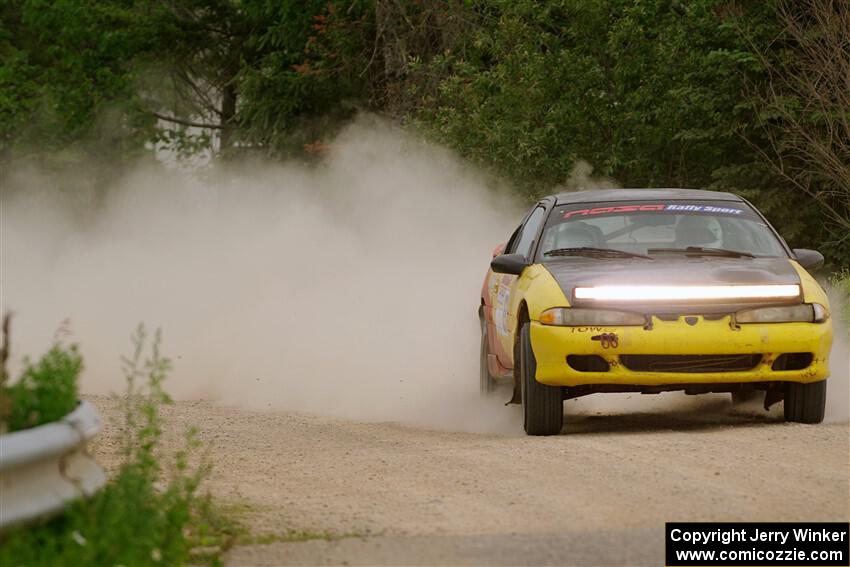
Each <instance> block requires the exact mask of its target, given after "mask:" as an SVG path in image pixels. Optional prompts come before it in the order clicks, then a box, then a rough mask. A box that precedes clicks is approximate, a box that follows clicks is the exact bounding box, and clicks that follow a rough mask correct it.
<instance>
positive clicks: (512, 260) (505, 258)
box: [490, 254, 528, 276]
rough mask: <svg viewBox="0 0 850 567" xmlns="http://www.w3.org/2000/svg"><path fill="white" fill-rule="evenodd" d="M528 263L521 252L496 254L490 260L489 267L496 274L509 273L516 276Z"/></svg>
mask: <svg viewBox="0 0 850 567" xmlns="http://www.w3.org/2000/svg"><path fill="white" fill-rule="evenodd" d="M527 265H528V264H527V263H526V261H525V256H523V255H522V254H502V255H501V256H496V257H495V258H493V261H492V262H490V268H491V269H492V270H493V271H494V272H496V273H497V274H511V275H514V276H518V275H520V274H521V273H522V271H523V270H524V269H525V267H526V266H527Z"/></svg>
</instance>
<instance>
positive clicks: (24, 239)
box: [2, 118, 522, 431]
mask: <svg viewBox="0 0 850 567" xmlns="http://www.w3.org/2000/svg"><path fill="white" fill-rule="evenodd" d="M37 181H38V180H37V179H33V178H31V177H30V178H28V179H27V180H26V181H25V183H26V184H27V186H26V187H25V189H26V190H25V191H15V190H9V191H8V192H7V195H6V196H4V199H3V210H2V225H3V226H2V237H3V244H2V253H3V262H2V264H3V275H2V282H3V293H2V308H3V309H4V310H6V309H8V310H12V311H14V312H15V319H14V324H13V333H14V345H13V346H14V352H13V355H15V356H16V360H17V363H18V364H20V356H21V355H22V354H23V353H31V354H38V353H40V352H42V351H43V350H44V349H45V348H46V347H47V346H49V344H50V343H51V342H52V340H53V334H54V331H55V329H56V328H57V326H58V325H59V323H60V321H61V320H63V319H65V318H67V319H68V320H69V321H70V329H71V330H72V332H73V339H72V340H74V341H75V342H78V343H79V345H80V348H81V350H82V353H83V355H84V358H85V362H86V370H85V374H84V377H83V381H82V389H83V391H84V392H85V393H92V394H94V393H106V392H110V391H117V392H120V391H122V388H123V378H122V375H121V372H120V364H119V354H122V353H127V352H129V350H130V348H131V347H130V341H129V335H130V333H131V331H132V330H133V329H134V328H135V326H136V325H137V323H138V322H140V321H142V322H145V323H146V324H147V325H148V327H149V328H151V327H161V328H162V330H163V337H164V342H163V352H164V353H165V354H166V355H167V356H169V357H170V358H171V359H172V361H173V363H174V370H173V372H172V374H171V375H170V377H169V379H168V382H167V388H168V390H169V391H170V392H171V393H172V395H173V396H174V397H175V398H177V399H197V398H201V399H212V400H217V401H219V402H220V403H223V404H228V405H239V406H245V407H252V408H270V409H287V410H295V411H304V412H312V413H321V414H324V415H331V416H337V417H344V418H352V419H362V420H392V421H399V422H403V423H410V424H419V425H428V426H433V427H442V428H452V429H464V430H473V431H493V430H505V429H513V428H515V427H516V425H515V424H516V421H515V417H516V416H515V408H511V410H510V411H508V410H506V408H504V407H503V406H502V403H500V402H498V401H496V400H492V401H481V400H479V398H478V317H477V308H478V304H479V299H478V298H479V291H480V286H481V284H482V282H483V277H484V273H485V270H486V268H487V265H488V263H489V260H490V254H491V252H492V250H493V248H494V247H495V246H496V245H497V244H499V243H500V242H502V241H504V240H505V239H506V237H507V235H509V234H510V231H511V229H512V228H513V226H514V225H515V223H516V222H517V219H518V218H519V216H520V214H521V213H522V207H521V206H520V205H519V204H518V203H517V202H515V201H513V200H512V199H511V198H510V197H508V196H506V195H504V194H501V193H498V192H496V191H493V190H492V189H490V188H488V186H491V185H493V184H492V183H489V182H488V180H486V178H485V176H484V175H483V174H481V172H477V171H474V170H472V169H470V168H469V166H467V165H465V164H463V163H462V162H461V161H460V160H458V159H456V158H455V157H453V156H452V155H451V154H450V153H448V152H446V151H444V150H441V149H439V148H435V147H432V146H429V145H426V144H424V143H422V142H420V141H417V140H415V139H413V138H412V137H410V136H409V135H406V134H404V133H402V132H401V131H399V130H398V129H395V128H393V127H391V126H389V125H386V124H383V123H380V122H379V121H376V120H375V119H370V118H364V119H361V120H360V121H359V122H358V123H356V124H355V125H353V126H351V127H349V128H348V129H347V130H345V131H343V132H342V133H341V135H340V136H339V137H338V139H336V140H335V142H334V143H333V144H332V145H331V148H330V150H329V153H328V155H327V156H326V158H325V160H324V163H323V164H322V165H320V166H319V167H309V168H308V167H306V166H303V165H296V164H289V165H284V166H280V165H277V166H275V165H262V166H261V165H258V164H241V165H240V166H230V167H228V168H226V169H225V168H221V169H218V170H212V171H206V172H204V173H203V174H201V175H189V174H186V173H181V172H179V171H174V170H171V171H164V170H163V168H161V167H160V168H151V167H147V168H145V167H140V168H138V169H136V170H135V171H133V172H130V173H129V174H127V175H126V176H125V177H124V178H123V180H122V181H121V182H120V183H119V184H118V185H117V186H115V187H113V188H111V190H110V192H109V194H108V197H107V201H106V203H105V204H104V206H103V207H102V210H100V211H99V212H98V213H97V214H95V215H85V214H83V215H80V214H79V211H75V210H74V207H73V206H65V204H59V203H60V201H59V200H58V199H57V196H56V194H55V192H52V191H42V190H40V187H39V186H38V183H37ZM13 183H18V184H19V185H20V184H21V183H22V181H21V179H20V178H18V180H17V182H15V181H13ZM12 189H14V188H12Z"/></svg>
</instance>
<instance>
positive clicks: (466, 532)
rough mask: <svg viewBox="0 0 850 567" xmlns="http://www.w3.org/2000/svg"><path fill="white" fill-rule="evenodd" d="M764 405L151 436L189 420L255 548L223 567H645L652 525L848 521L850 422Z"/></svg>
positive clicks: (218, 421) (281, 421)
mask: <svg viewBox="0 0 850 567" xmlns="http://www.w3.org/2000/svg"><path fill="white" fill-rule="evenodd" d="M92 399H93V401H94V402H95V403H96V404H97V405H98V406H99V407H100V408H101V409H102V411H103V413H104V416H105V418H106V420H105V421H106V424H105V430H104V432H103V433H102V434H101V435H100V437H99V439H98V441H97V443H96V444H95V446H94V447H93V451H94V453H95V456H96V458H97V459H98V460H99V461H100V462H102V463H103V464H104V465H105V466H106V467H107V468H110V469H112V470H114V468H115V466H116V465H117V462H118V453H117V450H118V444H119V442H120V441H119V436H120V429H119V425H118V424H119V423H120V420H118V419H117V416H118V413H117V410H116V408H115V405H114V403H113V402H111V401H109V400H108V399H107V398H101V397H94V398H92ZM506 411H508V410H506ZM780 411H781V410H777V409H774V411H772V412H771V413H770V414H764V413H763V412H762V413H759V412H758V411H756V410H752V411H748V410H746V408H745V409H737V408H733V407H732V405H731V404H730V402H729V401H727V399H726V398H725V397H721V396H718V397H713V398H711V399H710V400H709V401H708V402H707V403H703V404H702V405H701V406H700V407H699V408H695V407H688V406H684V407H678V409H664V408H663V407H661V408H659V409H657V410H652V411H640V412H629V411H627V410H625V409H624V410H623V411H616V412H607V413H606V412H598V413H592V414H588V415H581V416H570V415H569V414H568V416H567V418H566V419H567V423H566V426H565V429H564V434H562V435H560V436H557V437H548V438H529V437H524V436H520V435H519V434H518V433H515V434H504V435H493V434H474V433H456V432H446V431H433V430H426V429H419V428H412V427H405V426H401V425H396V424H390V423H362V422H352V421H342V420H335V419H329V418H324V417H316V416H308V415H298V414H292V413H274V412H265V413H263V412H252V411H247V410H243V409H234V408H229V407H223V406H221V405H217V404H214V403H211V402H202V401H198V402H180V403H178V404H176V405H175V406H172V407H168V408H166V410H165V412H164V414H165V417H166V419H167V420H168V423H169V424H170V430H169V433H168V435H167V436H166V440H165V442H166V444H167V445H174V446H176V445H177V443H178V442H179V439H180V436H179V435H178V434H177V432H178V431H180V430H182V429H183V428H184V427H185V426H188V425H196V426H198V427H199V428H200V431H201V439H202V440H203V441H204V442H207V443H208V445H209V451H210V453H209V456H210V458H211V460H212V462H213V465H214V469H213V472H212V476H211V478H210V480H209V484H208V486H209V489H210V490H211V491H212V493H213V494H214V495H215V496H216V497H217V498H218V499H219V500H221V501H223V502H226V503H230V504H234V505H237V509H239V510H241V512H240V517H241V520H242V522H243V523H245V524H246V527H247V528H248V530H250V532H251V533H252V534H253V535H254V536H258V537H259V538H260V539H261V540H262V541H263V542H264V544H262V545H260V544H253V545H243V546H237V547H234V548H233V549H231V550H230V551H229V552H228V553H227V555H226V558H225V559H226V563H227V564H229V565H290V564H299V565H313V564H317V565H338V564H349V565H363V564H369V565H372V564H393V565H404V564H417V565H419V564H455V565H484V564H487V565H519V564H533V565H544V564H553V565H643V564H646V565H661V564H663V546H664V544H663V533H664V532H663V530H664V522H665V521H733V520H734V521H758V520H772V521H793V520H800V521H826V520H832V521H839V520H840V521H848V520H850V484H848V479H850V427H848V424H847V423H838V424H835V423H834V424H822V425H818V426H807V425H800V424H785V423H782V421H781V415H780ZM516 428H517V429H519V428H520V424H519V423H517V424H516ZM294 532H307V533H309V534H324V535H323V536H322V537H317V538H316V539H309V541H287V540H289V539H292V538H291V537H289V536H288V535H287V534H292V533H294ZM297 539H300V538H297Z"/></svg>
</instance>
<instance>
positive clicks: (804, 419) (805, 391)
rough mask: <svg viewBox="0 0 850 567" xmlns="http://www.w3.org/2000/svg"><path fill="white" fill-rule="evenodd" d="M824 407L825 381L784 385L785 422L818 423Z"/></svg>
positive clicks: (821, 417)
mask: <svg viewBox="0 0 850 567" xmlns="http://www.w3.org/2000/svg"><path fill="white" fill-rule="evenodd" d="M825 407H826V380H821V381H820V382H812V383H811V384H799V383H797V382H786V383H785V421H796V422H798V423H820V422H821V421H823V413H824V408H825Z"/></svg>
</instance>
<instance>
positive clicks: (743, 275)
mask: <svg viewBox="0 0 850 567" xmlns="http://www.w3.org/2000/svg"><path fill="white" fill-rule="evenodd" d="M543 265H544V266H545V267H546V269H547V270H549V272H550V273H551V274H552V276H553V277H554V278H555V280H556V281H557V282H558V284H559V285H560V286H561V289H562V290H563V292H564V295H565V296H566V297H567V299H568V300H569V301H570V302H571V304H572V305H575V306H580V305H586V303H584V302H581V301H578V300H573V299H572V298H573V290H574V289H575V288H576V287H591V286H599V285H674V286H676V285H681V286H711V285H771V284H777V285H778V284H786V285H787V284H800V276H799V275H798V274H797V271H796V270H795V269H794V267H793V266H792V265H791V262H790V261H789V260H788V258H718V257H708V256H702V257H697V258H693V257H692V258H688V257H684V256H674V257H669V258H668V257H656V259H655V260H646V259H640V258H635V259H602V258H583V257H568V258H557V259H552V260H546V261H545V262H544V263H543ZM798 301H799V300H793V302H795V303H796V302H798ZM781 302H782V303H788V300H781ZM590 303H592V305H594V306H596V307H612V308H619V309H623V308H627V309H629V310H639V311H643V312H652V313H694V312H699V313H729V312H732V311H737V310H739V309H744V308H748V307H757V306H760V305H767V304H775V303H776V301H775V300H747V301H745V302H740V301H736V302H734V303H730V302H728V301H726V302H718V301H711V302H707V301H699V302H691V303H682V302H678V303H675V304H674V303H665V302H658V301H653V302H644V303H638V302H634V303H633V302H623V301H617V302H613V303H611V304H608V305H604V304H603V303H602V302H599V301H592V302H590Z"/></svg>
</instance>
